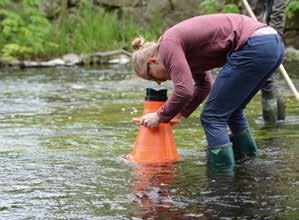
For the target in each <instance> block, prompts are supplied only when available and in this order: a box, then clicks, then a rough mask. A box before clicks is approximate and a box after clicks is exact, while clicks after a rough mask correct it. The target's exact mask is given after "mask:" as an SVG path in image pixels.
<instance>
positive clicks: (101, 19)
mask: <svg viewBox="0 0 299 220" xmlns="http://www.w3.org/2000/svg"><path fill="white" fill-rule="evenodd" d="M298 1H299V0H298ZM207 2H208V1H205V0H192V1H191V0H186V1H185V3H184V4H182V3H180V2H179V1H152V2H151V3H150V4H149V2H146V1H141V0H134V1H117V0H116V1H107V0H97V1H93V2H92V3H91V2H90V1H70V0H51V1H47V0H34V1H12V0H5V1H0V7H1V10H0V27H1V28H0V60H1V63H2V65H4V64H6V63H8V64H9V66H10V65H12V66H15V65H16V66H26V65H27V66H29V67H31V66H51V65H52V64H53V63H55V64H56V63H57V65H58V64H63V62H62V61H61V60H57V59H54V58H55V57H59V59H62V58H63V57H64V56H65V54H67V55H68V56H67V57H68V58H69V57H70V56H69V54H71V56H72V57H74V54H77V55H76V57H77V58H76V60H79V61H80V62H79V63H81V59H82V60H83V62H84V60H87V61H88V60H90V56H89V55H90V54H94V53H95V52H96V51H104V52H106V51H111V50H112V51H114V50H118V49H119V48H121V49H123V50H126V51H128V50H130V43H131V41H132V39H134V38H135V37H136V36H140V35H141V36H143V37H144V38H145V39H146V40H148V41H156V40H157V39H158V38H159V36H160V35H161V34H162V33H163V31H164V30H165V29H167V28H168V27H169V26H171V25H173V24H175V23H177V22H179V21H181V20H183V19H186V18H190V17H193V16H197V15H200V14H209V13H217V12H221V13H227V12H235V13H240V8H241V7H242V4H240V3H236V4H229V1H224V0H222V1H211V5H210V4H208V5H207ZM291 2H293V3H294V2H297V0H292V1H291ZM212 3H213V4H212ZM289 5H291V4H289ZM293 5H294V4H293ZM298 5H299V3H298ZM208 6H209V7H208ZM295 6H296V4H295ZM291 9H292V10H291ZM290 11H291V12H293V14H291V15H290V16H291V17H292V18H291V17H289V18H288V19H289V20H288V21H287V25H286V33H285V35H284V39H285V41H286V45H287V46H293V47H294V48H297V49H298V48H299V45H298V43H297V40H296V39H297V36H298V30H299V27H298V26H299V23H298V22H297V20H298V19H297V18H298V16H299V13H298V12H299V9H298V10H297V9H296V8H294V7H293V8H290V7H289V9H288V12H290ZM288 14H290V13H288ZM81 54H83V55H81ZM91 57H94V56H91ZM49 60H51V62H48V61H49ZM52 60H54V61H52ZM62 60H64V59H62ZM29 61H30V62H29ZM32 61H34V62H32ZM64 61H65V60H64ZM36 62H37V63H36ZM122 62H123V61H122ZM85 63H102V62H101V61H100V62H99V61H96V62H85ZM63 65H64V64H63ZM66 65H69V63H68V62H66Z"/></svg>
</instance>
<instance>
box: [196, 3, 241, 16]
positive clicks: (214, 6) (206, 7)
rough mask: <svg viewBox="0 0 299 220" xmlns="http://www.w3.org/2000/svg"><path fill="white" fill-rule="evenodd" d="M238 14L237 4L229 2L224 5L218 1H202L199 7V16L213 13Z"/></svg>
mask: <svg viewBox="0 0 299 220" xmlns="http://www.w3.org/2000/svg"><path fill="white" fill-rule="evenodd" d="M219 12H221V13H240V10H239V7H238V5H237V4H235V3H233V2H230V3H228V4H226V1H219V0H204V1H203V2H202V3H200V5H199V13H200V14H214V13H219Z"/></svg>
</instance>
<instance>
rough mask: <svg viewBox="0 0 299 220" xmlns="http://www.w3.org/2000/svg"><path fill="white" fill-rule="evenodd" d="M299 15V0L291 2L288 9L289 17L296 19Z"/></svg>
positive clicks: (291, 0)
mask: <svg viewBox="0 0 299 220" xmlns="http://www.w3.org/2000/svg"><path fill="white" fill-rule="evenodd" d="M298 13H299V0H290V1H289V3H288V7H287V16H288V17H289V18H292V17H294V16H295V15H296V14H298Z"/></svg>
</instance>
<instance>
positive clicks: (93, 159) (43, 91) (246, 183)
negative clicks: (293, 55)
mask: <svg viewBox="0 0 299 220" xmlns="http://www.w3.org/2000/svg"><path fill="white" fill-rule="evenodd" d="M297 65H298V64H297ZM297 65H294V64H293V67H292V65H290V67H292V69H291V71H290V70H289V72H291V73H292V72H293V73H292V75H291V76H292V78H293V79H294V80H295V84H296V86H297V88H299V80H298V76H299V74H298V72H297V74H296V68H295V67H296V66H297ZM279 83H280V84H281V86H282V87H283V88H284V93H285V94H286V95H287V115H288V117H287V122H286V123H284V124H280V125H278V126H274V127H266V126H264V125H263V124H262V123H260V121H261V120H260V118H261V106H260V95H257V96H256V97H255V98H254V100H253V101H252V102H251V103H250V104H249V105H248V107H247V110H246V112H247V115H248V118H249V120H250V124H251V127H252V130H253V134H254V136H255V138H256V141H257V144H258V146H259V157H258V158H257V159H255V160H252V161H248V162H247V163H245V164H243V165H240V166H237V167H236V168H235V173H234V175H232V176H213V175H211V174H209V173H208V172H207V169H206V166H205V147H206V142H205V138H204V133H203V129H202V127H201V126H200V124H199V121H198V116H199V111H200V110H198V111H196V112H195V113H194V114H193V115H192V116H191V117H190V118H189V119H188V120H182V121H181V123H180V124H178V125H176V126H175V127H174V135H175V139H176V144H177V147H178V150H179V152H180V155H181V156H182V158H183V160H182V161H181V162H179V163H176V164H173V165H165V166H156V167H155V166H142V167H136V166H133V165H131V164H128V163H126V162H124V160H123V156H124V155H127V154H129V153H130V152H131V149H132V144H133V143H134V140H135V137H136V134H137V130H138V126H136V125H134V124H133V123H132V122H131V118H132V117H136V116H140V115H141V114H142V111H143V99H144V95H145V87H150V86H154V84H153V83H152V82H146V81H144V80H141V79H138V78H136V77H135V76H134V75H133V73H132V71H131V70H130V69H127V68H126V67H122V66H114V67H101V68H93V69H83V68H53V69H26V70H16V69H2V70H0V180H1V181H0V219H299V175H298V169H299V168H298V167H299V160H298V159H299V158H298V157H299V156H298V155H299V145H298V143H299V132H298V129H299V104H298V101H296V100H295V99H294V98H293V97H292V95H291V94H290V92H289V90H288V88H287V86H286V84H285V83H284V81H283V79H280V80H279ZM164 86H165V87H166V88H170V87H171V85H170V84H169V83H166V84H165V85H164ZM169 94H170V90H169Z"/></svg>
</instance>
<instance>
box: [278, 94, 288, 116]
mask: <svg viewBox="0 0 299 220" xmlns="http://www.w3.org/2000/svg"><path fill="white" fill-rule="evenodd" d="M285 119H286V100H285V97H284V95H283V93H282V91H280V89H278V92H277V120H278V121H279V122H283V121H285Z"/></svg>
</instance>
